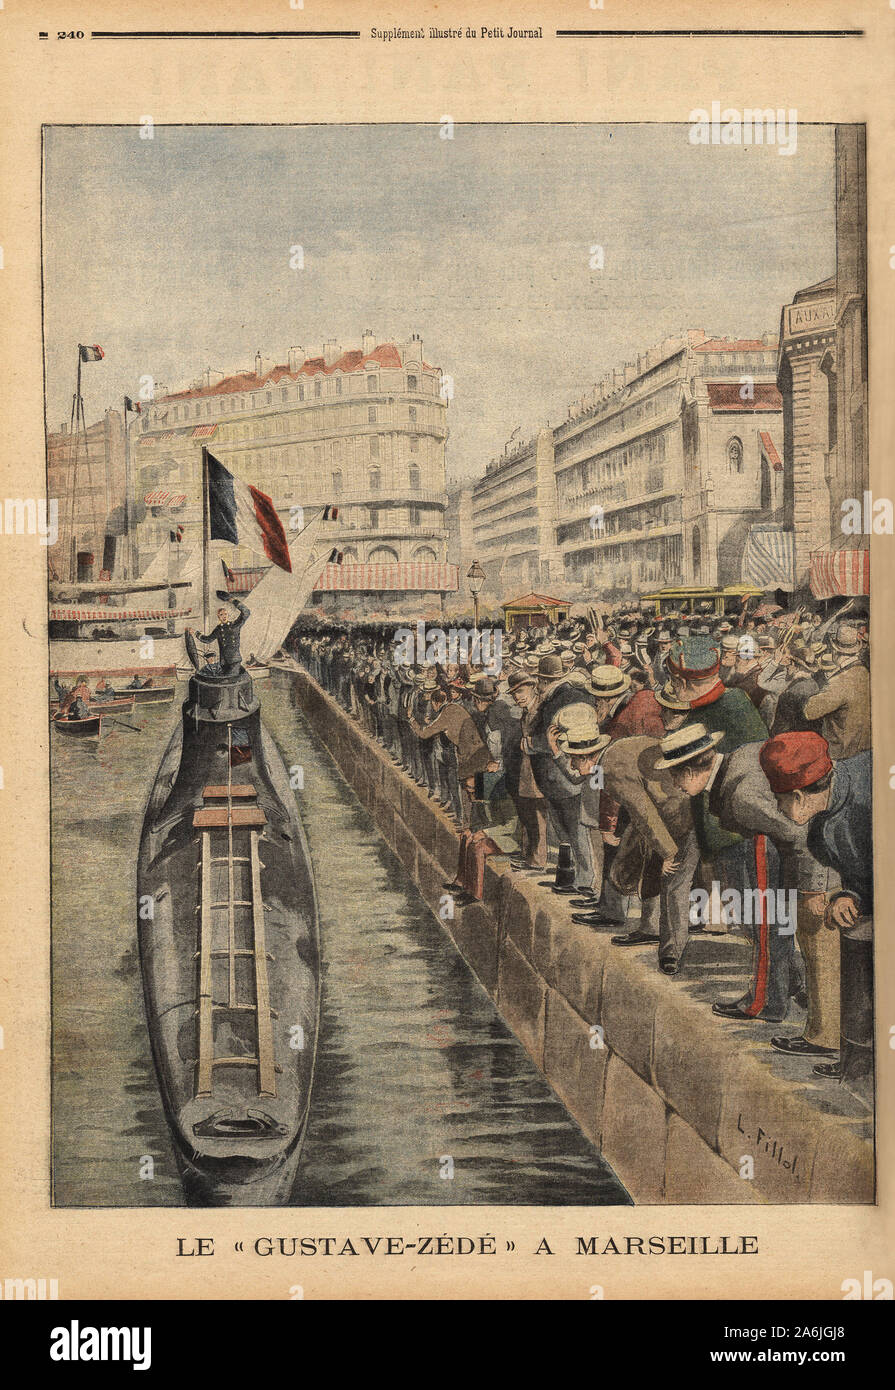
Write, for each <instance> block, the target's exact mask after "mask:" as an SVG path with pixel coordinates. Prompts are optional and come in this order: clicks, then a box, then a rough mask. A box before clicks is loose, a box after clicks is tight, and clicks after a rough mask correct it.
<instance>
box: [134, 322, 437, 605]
mask: <svg viewBox="0 0 895 1390" xmlns="http://www.w3.org/2000/svg"><path fill="white" fill-rule="evenodd" d="M449 395H450V392H449V391H448V390H446V389H445V384H444V378H443V376H442V372H441V369H440V368H439V367H435V366H432V365H431V364H430V363H428V362H427V361H426V360H425V356H424V353H423V343H422V340H421V339H420V337H419V336H418V335H417V334H414V335H413V336H412V337H411V338H410V339H409V340H408V341H406V342H385V343H380V342H377V340H376V338H375V337H374V336H373V334H372V333H370V332H369V331H368V332H365V333H364V334H363V335H362V339H361V345H360V347H357V348H350V349H345V350H343V348H342V347H341V345H340V344H338V343H336V342H327V343H324V344H323V347H322V350H320V351H306V350H305V349H304V348H302V347H292V348H290V349H289V353H288V356H287V360H286V362H285V363H282V364H276V365H270V364H266V363H265V362H264V361H263V359H262V358H261V356H260V354H258V356H256V359H255V364H254V368H253V369H252V370H244V371H238V372H235V373H232V374H231V375H224V374H221V373H215V372H212V371H211V369H207V370H206V371H205V373H204V374H203V375H202V377H201V378H199V379H197V380H195V381H193V382H192V383H191V384H190V386H189V387H187V388H186V389H184V390H180V391H166V392H165V393H164V394H162V395H157V396H156V398H155V399H154V400H153V401H152V403H151V404H150V405H149V406H148V407H144V413H143V415H142V416H141V417H140V419H139V421H138V422H135V425H134V427H133V428H134V434H133V435H132V458H133V477H134V490H135V501H136V511H137V515H138V518H139V525H138V533H137V547H138V552H139V568H140V569H141V570H142V569H145V568H146V566H147V565H148V564H149V562H150V561H151V559H152V558H153V556H154V555H155V554H156V553H157V552H158V550H159V548H160V547H161V546H162V545H163V544H165V542H166V539H167V536H168V532H169V527H170V521H171V517H172V512H171V507H170V503H169V504H168V505H167V506H165V505H163V506H158V505H156V501H157V498H158V497H159V496H162V495H164V494H166V493H167V494H173V495H178V494H182V495H184V496H185V499H186V500H185V501H184V502H183V503H182V504H181V506H180V507H179V508H178V509H177V521H178V523H179V524H181V525H182V526H183V533H184V534H183V541H182V542H181V544H182V545H183V548H184V551H186V550H188V549H189V548H192V546H193V545H197V544H199V542H200V539H201V517H202V509H201V498H200V488H201V484H200V478H201V456H202V446H203V445H206V446H207V447H208V448H209V449H210V450H211V451H212V453H214V455H215V456H216V457H217V458H219V459H220V460H221V462H222V463H224V464H225V465H226V467H228V468H229V469H231V471H232V472H234V473H235V474H237V476H239V477H240V478H242V479H244V480H245V481H246V482H248V483H250V484H252V485H253V486H255V487H257V488H259V489H260V490H261V491H262V492H264V493H266V494H267V495H268V496H270V497H271V498H272V499H273V501H274V504H275V506H276V508H277V510H278V512H279V513H280V515H281V517H282V519H283V523H284V526H285V527H286V530H287V533H288V532H289V531H290V529H294V523H295V520H296V518H297V517H299V518H300V513H299V512H298V511H297V509H298V508H301V509H309V508H314V507H316V506H324V505H326V504H327V503H333V504H336V505H338V508H339V518H338V521H337V522H335V523H333V525H332V526H331V527H329V528H328V529H326V531H325V534H324V533H323V532H321V540H320V552H321V555H320V558H321V564H323V563H324V562H325V561H326V558H327V554H328V552H329V551H330V550H331V549H333V548H334V547H338V549H340V550H341V552H342V555H343V561H344V563H345V564H346V565H350V566H351V567H352V568H351V574H352V576H353V579H352V584H353V585H356V586H357V589H358V592H363V589H364V587H365V576H366V577H368V578H370V579H371V581H375V584H376V585H378V586H379V588H378V589H377V597H378V596H379V594H380V592H381V585H382V580H383V576H385V577H386V579H388V578H389V577H391V578H394V580H395V585H394V588H395V591H396V593H400V592H401V591H403V590H404V589H408V588H413V587H414V579H413V576H414V574H415V573H418V574H419V575H421V576H423V577H424V578H425V582H426V583H430V582H432V575H433V574H436V575H438V576H439V582H440V580H441V578H442V577H443V568H444V564H445V561H446V553H445V549H446V536H447V532H446V529H445V517H444V512H445V507H446V505H447V497H446V492H445V464H444V451H445V441H446V439H447V435H448V426H447V408H448V398H449ZM290 522H292V527H290ZM257 563H258V557H257V556H256V555H254V554H253V553H251V552H248V551H245V552H242V551H238V550H235V551H234V553H233V556H232V564H233V565H234V567H237V566H246V567H249V566H252V565H256V564H257ZM383 566H385V567H389V566H392V567H394V568H393V569H388V568H386V569H383ZM433 566H434V567H436V568H435V569H433ZM368 567H369V568H368ZM415 567H418V569H415ZM449 578H450V577H449ZM421 582H422V581H421ZM339 587H340V589H341V590H344V586H343V585H340V586H339ZM370 587H374V585H373V583H371V586H370ZM448 587H453V582H452V581H451V583H449V584H448Z"/></svg>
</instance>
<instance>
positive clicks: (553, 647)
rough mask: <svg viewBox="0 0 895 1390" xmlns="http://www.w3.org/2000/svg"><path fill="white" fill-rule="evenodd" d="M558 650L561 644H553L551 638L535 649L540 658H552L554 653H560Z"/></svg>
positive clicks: (540, 643)
mask: <svg viewBox="0 0 895 1390" xmlns="http://www.w3.org/2000/svg"><path fill="white" fill-rule="evenodd" d="M558 650H559V643H558V642H552V641H550V639H549V638H548V639H547V640H546V641H544V642H539V643H538V645H537V646H536V647H535V653H536V655H538V656H550V655H551V653H552V652H555V651H558Z"/></svg>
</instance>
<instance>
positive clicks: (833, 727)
mask: <svg viewBox="0 0 895 1390" xmlns="http://www.w3.org/2000/svg"><path fill="white" fill-rule="evenodd" d="M831 646H832V649H833V654H834V656H835V658H836V669H835V670H834V672H833V673H832V674H831V676H830V678H829V680H828V681H827V683H826V685H825V686H824V688H823V689H822V690H820V691H818V693H817V694H816V695H812V696H811V697H810V699H809V700H807V701H806V703H805V708H804V713H805V717H806V718H807V719H819V720H820V721H821V731H822V733H823V736H824V738H825V739H826V741H827V743H828V744H829V747H830V757H831V758H832V759H833V761H834V762H838V761H839V760H841V759H843V758H851V757H854V755H855V754H856V753H863V752H864V751H865V750H866V749H868V748H869V747H870V672H869V670H868V669H867V667H866V666H865V665H864V662H863V660H862V655H863V650H864V649H863V646H862V643H861V640H860V636H859V633H858V629H857V627H856V626H855V625H854V623H840V624H839V626H838V628H837V629H836V632H835V634H834V636H833V639H832V642H831Z"/></svg>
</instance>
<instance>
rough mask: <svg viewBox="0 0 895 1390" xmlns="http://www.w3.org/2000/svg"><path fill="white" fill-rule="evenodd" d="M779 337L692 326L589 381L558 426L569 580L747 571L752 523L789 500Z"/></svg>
mask: <svg viewBox="0 0 895 1390" xmlns="http://www.w3.org/2000/svg"><path fill="white" fill-rule="evenodd" d="M775 377H776V341H775V339H774V338H773V337H771V336H770V335H767V336H765V337H764V338H762V339H747V340H742V339H740V340H736V339H726V338H709V337H707V336H706V334H705V333H704V332H703V331H702V330H690V331H689V332H687V333H685V334H681V335H679V336H677V337H673V338H668V339H666V340H665V341H664V342H663V343H661V344H660V345H658V346H657V347H655V348H651V349H650V350H649V351H647V352H645V353H643V354H641V355H639V356H638V357H637V359H636V361H634V362H629V363H626V364H625V366H624V367H623V368H620V369H616V370H614V371H612V372H611V373H609V374H607V376H606V377H604V378H603V380H602V381H601V382H600V383H599V384H598V385H597V386H596V387H595V388H594V391H593V392H592V393H591V394H590V396H589V397H588V398H587V399H586V400H585V401H582V402H580V403H579V404H578V405H577V406H576V407H574V408H572V409H570V412H569V418H568V420H566V421H565V422H564V423H563V424H562V425H560V426H558V427H557V428H556V429H555V430H554V432H553V447H554V470H555V479H556V547H557V549H558V550H559V552H560V555H561V557H562V569H563V574H564V576H565V578H566V580H567V582H568V585H569V586H570V589H569V590H568V591H574V590H575V589H581V590H582V591H583V592H584V591H588V592H600V593H611V592H612V591H617V592H618V593H619V594H620V595H621V594H637V593H638V592H642V591H643V590H645V589H647V588H651V587H653V586H656V585H660V586H665V585H672V586H673V585H703V586H706V587H716V586H724V585H727V584H731V583H738V582H739V581H740V580H741V578H742V575H741V569H742V556H743V551H744V546H745V541H746V536H747V534H748V531H749V528H750V526H752V525H753V524H754V523H755V522H758V521H766V522H773V521H774V520H775V519H776V518H778V517H779V516H780V514H781V507H782V478H781V461H780V452H779V445H780V433H779V421H780V414H781V401H780V396H779V393H778V391H777V387H776V381H775Z"/></svg>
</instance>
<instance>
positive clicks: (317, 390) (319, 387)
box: [314, 376, 323, 398]
mask: <svg viewBox="0 0 895 1390" xmlns="http://www.w3.org/2000/svg"><path fill="white" fill-rule="evenodd" d="M314 395H315V396H317V397H318V398H319V397H320V396H322V395H323V383H322V381H321V380H320V378H319V376H315V377H314Z"/></svg>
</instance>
